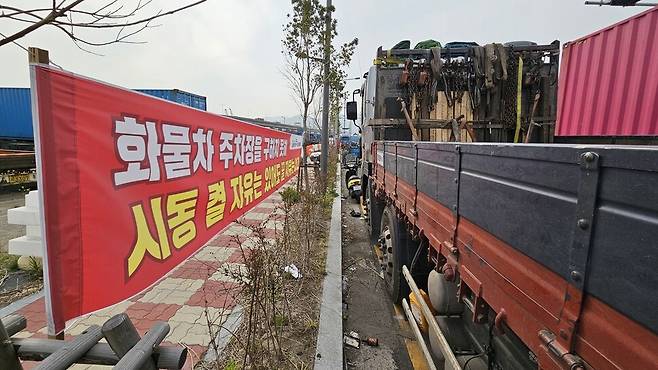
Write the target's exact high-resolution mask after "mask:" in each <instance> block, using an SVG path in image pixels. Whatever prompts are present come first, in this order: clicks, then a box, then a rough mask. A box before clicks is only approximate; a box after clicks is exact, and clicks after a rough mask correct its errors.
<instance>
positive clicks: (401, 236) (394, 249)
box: [379, 206, 410, 303]
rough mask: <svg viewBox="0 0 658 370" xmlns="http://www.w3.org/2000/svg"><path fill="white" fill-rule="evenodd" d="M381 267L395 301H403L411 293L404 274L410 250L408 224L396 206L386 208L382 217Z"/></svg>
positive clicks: (389, 292) (388, 289)
mask: <svg viewBox="0 0 658 370" xmlns="http://www.w3.org/2000/svg"><path fill="white" fill-rule="evenodd" d="M380 230H381V236H380V242H379V246H380V252H381V256H382V257H381V261H380V264H381V268H382V271H383V273H384V282H385V283H386V290H387V291H388V294H389V295H390V296H391V299H392V300H393V302H395V303H399V302H401V301H402V298H405V297H407V296H408V295H409V285H408V284H407V281H406V280H405V278H404V276H403V275H402V266H404V265H408V264H409V262H410V261H409V251H408V250H407V242H408V240H407V238H408V234H407V229H406V226H405V224H404V223H403V222H401V220H400V219H399V218H398V217H397V216H396V214H395V208H393V207H392V206H388V207H386V208H384V212H383V214H382V217H381V226H380Z"/></svg>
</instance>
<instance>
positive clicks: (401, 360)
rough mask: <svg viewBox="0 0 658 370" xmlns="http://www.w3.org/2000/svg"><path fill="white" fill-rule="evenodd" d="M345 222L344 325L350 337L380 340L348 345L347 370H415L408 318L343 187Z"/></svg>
mask: <svg viewBox="0 0 658 370" xmlns="http://www.w3.org/2000/svg"><path fill="white" fill-rule="evenodd" d="M342 185H343V186H342V188H343V190H342V195H343V200H342V218H343V243H342V248H343V277H344V279H346V283H347V292H346V293H345V290H344V292H343V301H344V302H346V303H347V310H345V307H343V316H344V317H345V316H346V317H347V319H346V320H345V321H344V323H343V329H344V331H345V332H346V333H348V332H350V331H356V332H358V333H359V336H360V337H361V338H362V339H365V338H366V337H376V338H377V339H378V340H379V346H377V347H371V346H368V345H367V344H365V343H361V346H360V348H359V349H356V348H352V347H349V346H347V345H344V346H343V347H344V358H345V363H346V365H347V366H346V368H347V369H413V368H414V367H413V366H412V362H411V360H410V358H409V354H408V353H407V344H406V342H407V341H409V340H412V339H413V334H412V333H411V331H410V329H409V328H408V326H407V324H406V322H405V321H404V318H403V316H404V314H402V313H396V310H395V308H394V305H393V302H392V301H391V299H390V298H389V296H388V295H387V293H386V289H385V287H384V280H383V279H382V278H381V276H380V274H379V271H380V270H379V263H378V262H377V259H376V256H375V253H374V251H373V248H372V246H371V245H370V241H369V238H368V231H367V226H366V223H365V220H363V219H361V218H360V217H353V216H350V211H351V210H355V211H359V212H360V206H359V204H358V203H357V202H356V201H355V200H353V199H350V198H346V197H347V190H346V189H345V183H344V180H343V184H342Z"/></svg>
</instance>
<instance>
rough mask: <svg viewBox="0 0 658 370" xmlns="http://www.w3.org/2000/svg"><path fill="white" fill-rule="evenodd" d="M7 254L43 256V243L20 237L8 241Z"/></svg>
mask: <svg viewBox="0 0 658 370" xmlns="http://www.w3.org/2000/svg"><path fill="white" fill-rule="evenodd" d="M9 254H14V255H17V256H35V257H42V256H43V243H42V241H41V240H34V239H28V238H27V237H26V236H21V237H18V238H16V239H11V240H10V241H9Z"/></svg>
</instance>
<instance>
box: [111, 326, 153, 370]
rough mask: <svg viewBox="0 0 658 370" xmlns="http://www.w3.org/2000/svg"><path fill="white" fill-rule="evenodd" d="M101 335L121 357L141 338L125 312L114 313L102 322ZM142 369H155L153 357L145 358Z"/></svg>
mask: <svg viewBox="0 0 658 370" xmlns="http://www.w3.org/2000/svg"><path fill="white" fill-rule="evenodd" d="M103 335H104V336H105V339H107V343H108V344H109V345H110V347H111V348H112V350H113V351H114V353H115V354H116V355H117V356H118V357H119V358H123V356H125V354H126V353H128V351H130V349H132V348H133V347H134V346H135V344H137V343H138V342H139V340H140V339H141V338H140V336H139V333H138V332H137V329H135V326H134V325H133V323H132V321H130V318H129V317H128V315H126V314H125V313H120V314H118V315H114V316H113V317H112V318H110V319H109V320H107V321H106V322H105V323H104V324H103ZM141 368H142V369H144V370H155V362H154V361H153V359H146V361H145V362H144V364H143V365H142V367H141Z"/></svg>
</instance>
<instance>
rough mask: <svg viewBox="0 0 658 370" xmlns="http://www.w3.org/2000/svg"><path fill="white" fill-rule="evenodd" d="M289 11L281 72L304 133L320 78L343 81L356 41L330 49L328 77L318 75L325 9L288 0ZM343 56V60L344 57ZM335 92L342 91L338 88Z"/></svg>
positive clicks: (311, 1)
mask: <svg viewBox="0 0 658 370" xmlns="http://www.w3.org/2000/svg"><path fill="white" fill-rule="evenodd" d="M292 7H293V11H292V13H291V14H288V23H287V24H286V25H285V26H284V29H283V31H284V36H283V40H282V41H283V50H282V53H283V55H284V59H285V69H284V71H283V75H284V77H285V78H286V80H287V81H288V85H289V86H290V89H291V95H292V97H293V99H295V103H297V106H298V107H299V110H300V113H301V115H302V126H303V130H304V133H305V134H306V132H307V127H308V119H309V114H311V113H315V114H316V115H317V114H319V112H320V110H319V109H316V110H315V112H311V106H312V104H313V102H314V101H315V99H316V97H317V96H318V92H319V91H320V89H321V87H322V84H323V82H324V80H323V79H324V78H329V81H330V85H332V88H333V87H334V86H335V85H336V83H334V81H335V80H340V79H342V80H343V86H344V75H345V73H344V72H343V69H344V67H345V66H346V65H347V64H349V61H350V59H351V56H352V54H353V53H354V48H355V47H356V45H357V43H358V40H357V39H354V40H352V41H351V42H349V43H346V44H344V45H342V46H341V47H340V49H338V50H335V49H334V48H333V46H332V50H331V60H332V63H331V72H330V75H329V76H322V67H323V65H322V62H323V53H324V45H325V44H324V40H325V37H326V33H325V29H324V28H325V25H324V19H325V14H326V12H327V11H334V9H327V8H326V7H324V6H322V4H321V3H320V1H319V0H292ZM336 25H337V21H336V20H335V19H333V20H332V24H331V34H330V35H329V37H331V38H333V37H335V36H336V35H337V31H336ZM345 56H347V59H346V58H345ZM339 91H342V89H341V90H339ZM302 161H303V163H304V164H306V152H305V150H302ZM303 176H304V185H305V188H306V189H308V188H309V187H308V173H307V171H306V167H304V174H303Z"/></svg>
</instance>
